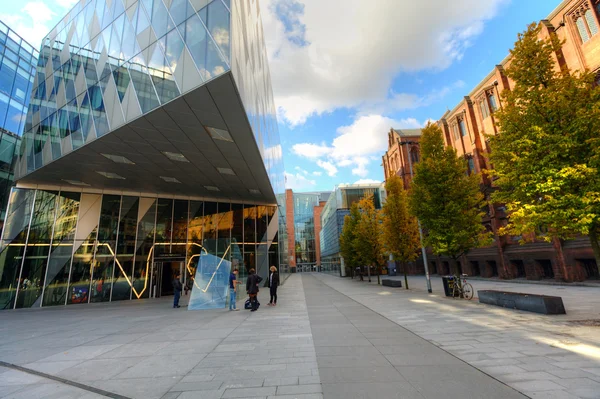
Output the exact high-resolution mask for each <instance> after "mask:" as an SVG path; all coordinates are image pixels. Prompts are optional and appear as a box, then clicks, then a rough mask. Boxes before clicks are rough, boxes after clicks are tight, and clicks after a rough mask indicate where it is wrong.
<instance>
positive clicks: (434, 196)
mask: <svg viewBox="0 0 600 399" xmlns="http://www.w3.org/2000/svg"><path fill="white" fill-rule="evenodd" d="M420 144H421V162H419V163H418V164H417V165H416V168H415V169H416V173H415V176H414V180H413V183H412V185H411V191H410V209H411V212H412V213H413V214H414V215H415V216H416V217H418V218H419V220H420V221H421V225H422V226H423V229H424V230H425V231H426V236H425V244H426V245H427V246H430V247H431V248H432V250H433V252H434V253H435V254H436V255H443V256H448V257H450V258H452V259H455V260H456V259H458V258H459V257H460V256H462V255H463V254H466V253H467V252H468V251H469V250H470V249H472V248H476V247H479V246H482V245H485V244H487V243H488V241H489V234H487V233H486V230H485V227H484V226H483V224H482V216H483V212H482V211H481V209H482V206H483V194H482V193H481V192H480V189H479V182H480V176H478V175H476V174H471V175H468V174H467V173H466V172H467V164H466V161H465V160H464V159H463V158H458V157H457V155H456V151H455V150H454V149H453V148H451V147H446V146H445V145H444V139H443V137H442V131H441V129H440V128H439V126H437V125H435V124H431V123H429V124H428V125H427V126H426V127H425V128H424V129H423V133H422V137H421V142H420Z"/></svg>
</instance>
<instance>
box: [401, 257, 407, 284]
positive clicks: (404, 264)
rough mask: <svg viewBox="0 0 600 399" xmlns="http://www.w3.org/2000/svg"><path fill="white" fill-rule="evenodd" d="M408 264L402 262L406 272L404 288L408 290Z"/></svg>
mask: <svg viewBox="0 0 600 399" xmlns="http://www.w3.org/2000/svg"><path fill="white" fill-rule="evenodd" d="M406 269H407V267H406V262H402V270H404V287H406V289H408V273H407V272H406Z"/></svg>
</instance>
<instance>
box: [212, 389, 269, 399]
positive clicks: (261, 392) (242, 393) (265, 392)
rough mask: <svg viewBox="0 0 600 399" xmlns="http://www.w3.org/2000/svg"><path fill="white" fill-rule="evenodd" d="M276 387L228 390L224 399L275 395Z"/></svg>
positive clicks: (224, 394)
mask: <svg viewBox="0 0 600 399" xmlns="http://www.w3.org/2000/svg"><path fill="white" fill-rule="evenodd" d="M275 391H276V387H262V388H239V389H238V388H232V389H226V390H225V392H224V393H223V396H222V398H249V397H258V396H270V395H275Z"/></svg>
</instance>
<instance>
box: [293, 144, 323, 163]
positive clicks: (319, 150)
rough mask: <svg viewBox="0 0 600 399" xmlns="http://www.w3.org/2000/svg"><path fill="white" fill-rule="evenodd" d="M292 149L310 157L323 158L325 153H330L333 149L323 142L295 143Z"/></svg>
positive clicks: (296, 152)
mask: <svg viewBox="0 0 600 399" xmlns="http://www.w3.org/2000/svg"><path fill="white" fill-rule="evenodd" d="M292 151H293V152H294V153H295V154H296V155H300V156H302V157H305V158H309V159H317V158H321V157H323V156H325V155H328V154H329V153H330V152H331V149H330V148H329V147H327V146H326V145H325V143H323V144H311V143H302V144H295V145H293V146H292Z"/></svg>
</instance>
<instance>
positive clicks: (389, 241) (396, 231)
mask: <svg viewBox="0 0 600 399" xmlns="http://www.w3.org/2000/svg"><path fill="white" fill-rule="evenodd" d="M385 189H386V191H387V200H386V202H385V204H384V206H383V226H382V228H383V232H382V235H381V237H382V239H383V246H384V248H385V250H386V251H387V252H388V253H390V254H392V255H393V256H394V259H395V260H397V261H400V262H401V263H402V265H403V269H404V285H405V287H406V289H408V277H407V270H406V269H407V263H408V262H413V261H415V260H416V259H417V258H418V256H419V255H418V252H417V251H418V249H419V247H420V240H419V226H418V223H417V219H416V218H415V217H414V216H413V215H412V214H411V213H410V211H409V207H408V192H407V191H406V190H405V189H404V183H403V182H402V179H401V178H400V177H398V176H391V177H390V178H388V180H387V181H386V184H385Z"/></svg>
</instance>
